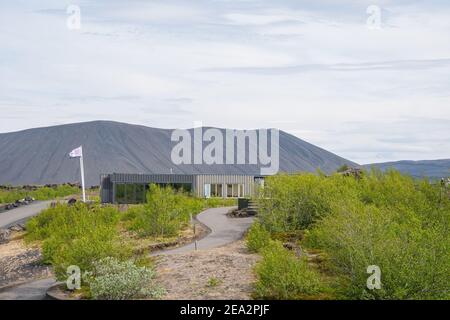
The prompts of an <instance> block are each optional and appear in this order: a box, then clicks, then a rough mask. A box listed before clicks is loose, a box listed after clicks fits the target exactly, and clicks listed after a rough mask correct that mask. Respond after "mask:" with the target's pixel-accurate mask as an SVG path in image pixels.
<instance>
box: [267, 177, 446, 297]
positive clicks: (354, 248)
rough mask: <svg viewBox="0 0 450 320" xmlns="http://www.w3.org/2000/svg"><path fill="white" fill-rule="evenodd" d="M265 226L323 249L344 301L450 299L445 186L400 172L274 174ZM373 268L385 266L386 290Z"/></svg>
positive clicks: (325, 269)
mask: <svg viewBox="0 0 450 320" xmlns="http://www.w3.org/2000/svg"><path fill="white" fill-rule="evenodd" d="M260 221H261V223H262V226H263V227H264V228H265V229H266V230H268V231H270V232H271V234H272V237H273V235H275V234H277V233H283V232H284V233H290V232H293V231H297V230H301V231H303V234H304V235H305V239H304V240H303V241H302V246H303V247H304V248H305V249H309V250H311V249H314V250H320V251H321V252H322V255H323V256H324V257H325V258H326V261H325V268H324V271H325V272H327V273H328V275H330V276H332V277H334V279H335V288H336V292H337V294H340V295H341V296H342V297H343V298H349V299H449V298H450V278H449V276H448V275H449V274H450V201H449V198H448V190H447V189H445V188H444V187H441V186H440V185H439V184H434V183H431V182H429V181H426V180H422V181H418V180H414V179H413V178H411V177H409V176H405V175H402V174H400V173H399V172H396V171H389V172H386V173H381V172H379V171H372V172H369V173H366V174H364V175H363V176H362V177H361V178H359V179H356V178H354V177H345V176H343V175H337V174H335V175H333V176H330V177H325V176H323V175H320V174H319V175H313V174H302V175H292V176H286V175H280V176H274V177H271V178H269V179H267V182H266V186H265V188H264V191H263V193H262V194H261V196H260ZM371 265H376V266H379V267H380V269H381V273H382V274H381V283H382V286H381V289H380V290H369V289H367V286H366V284H367V283H366V280H367V278H368V277H369V274H367V267H368V266H371ZM280 268H282V266H280ZM275 273H276V272H275V271H274V274H275ZM274 277H275V276H274Z"/></svg>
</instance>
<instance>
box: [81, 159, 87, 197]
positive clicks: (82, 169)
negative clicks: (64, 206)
mask: <svg viewBox="0 0 450 320" xmlns="http://www.w3.org/2000/svg"><path fill="white" fill-rule="evenodd" d="M80 171H81V188H82V189H83V202H86V191H85V189H84V164H83V153H82V154H81V157H80Z"/></svg>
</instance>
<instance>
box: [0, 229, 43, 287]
mask: <svg viewBox="0 0 450 320" xmlns="http://www.w3.org/2000/svg"><path fill="white" fill-rule="evenodd" d="M15 238H16V239H15ZM40 259H41V253H40V250H39V249H38V248H36V247H28V246H26V245H25V243H24V241H23V239H20V238H19V239H17V236H15V237H14V236H13V240H11V241H9V242H8V243H4V244H1V245H0V288H2V287H5V286H9V285H12V284H15V283H21V282H25V281H31V280H35V279H41V278H48V277H51V276H52V274H51V271H50V268H49V267H48V266H45V265H42V264H41V263H40Z"/></svg>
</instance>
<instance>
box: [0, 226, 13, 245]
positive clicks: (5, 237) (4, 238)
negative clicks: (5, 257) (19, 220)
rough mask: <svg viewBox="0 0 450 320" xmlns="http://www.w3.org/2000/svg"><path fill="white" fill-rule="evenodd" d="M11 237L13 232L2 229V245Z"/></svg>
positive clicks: (0, 230)
mask: <svg viewBox="0 0 450 320" xmlns="http://www.w3.org/2000/svg"><path fill="white" fill-rule="evenodd" d="M10 235H11V231H9V230H8V229H0V243H6V242H8V241H9V236H10Z"/></svg>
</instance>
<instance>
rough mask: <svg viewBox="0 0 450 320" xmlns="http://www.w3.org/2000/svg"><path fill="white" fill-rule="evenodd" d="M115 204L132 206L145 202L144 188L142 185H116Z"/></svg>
mask: <svg viewBox="0 0 450 320" xmlns="http://www.w3.org/2000/svg"><path fill="white" fill-rule="evenodd" d="M116 202H117V203H119V204H133V203H144V202H145V186H144V185H143V184H132V183H130V184H117V185H116Z"/></svg>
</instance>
